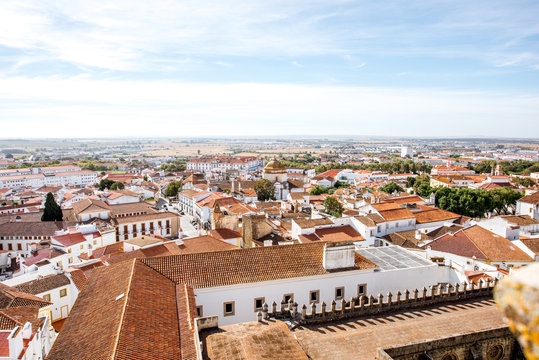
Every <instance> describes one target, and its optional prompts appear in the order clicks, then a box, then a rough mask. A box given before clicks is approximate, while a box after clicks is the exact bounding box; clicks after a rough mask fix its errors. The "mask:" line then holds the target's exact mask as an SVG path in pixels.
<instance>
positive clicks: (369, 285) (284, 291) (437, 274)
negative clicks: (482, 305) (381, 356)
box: [194, 263, 456, 325]
mask: <svg viewBox="0 0 539 360" xmlns="http://www.w3.org/2000/svg"><path fill="white" fill-rule="evenodd" d="M455 280H456V276H454V277H451V276H448V275H447V272H446V271H445V270H444V271H442V270H440V267H439V266H438V265H436V264H434V263H432V264H431V265H422V266H418V267H411V268H406V269H398V270H380V269H377V270H375V269H366V270H350V271H336V272H333V273H329V274H324V275H318V276H306V277H295V278H291V279H280V280H274V281H264V282H259V283H249V284H238V285H231V286H220V287H212V288H204V289H195V290H194V291H195V296H196V302H197V306H199V307H200V306H202V308H201V310H202V316H213V315H217V316H218V317H219V324H220V325H229V324H236V323H241V322H249V321H256V317H257V313H258V311H259V310H257V309H255V299H260V298H263V299H264V300H263V302H265V303H267V304H268V306H270V307H271V304H272V303H273V302H276V303H277V304H280V303H281V301H282V300H283V298H284V296H285V295H292V296H293V301H295V302H296V303H298V304H299V305H300V306H302V305H303V304H306V305H307V306H309V305H310V303H311V301H310V296H311V292H312V291H318V292H319V293H318V301H316V303H317V308H318V310H319V309H320V306H321V305H320V304H321V303H322V302H325V303H326V305H328V306H329V304H330V303H331V301H332V300H335V299H336V293H337V288H340V289H341V294H342V295H343V297H344V299H345V300H347V301H348V300H350V298H352V297H357V296H358V295H359V294H358V291H359V290H360V288H359V287H360V286H362V288H361V289H362V290H363V291H364V295H366V296H370V295H373V296H375V297H376V296H377V295H378V293H381V294H383V295H384V297H385V296H386V295H387V293H388V292H392V293H393V294H394V293H395V292H397V291H399V290H400V291H401V292H404V290H406V289H414V288H418V289H421V288H423V287H427V288H428V287H429V286H431V285H437V284H439V283H448V282H454V281H455ZM230 302H233V303H234V305H233V307H234V314H233V315H225V313H224V304H225V303H230ZM278 306H280V305H278Z"/></svg>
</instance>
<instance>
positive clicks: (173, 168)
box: [161, 160, 185, 172]
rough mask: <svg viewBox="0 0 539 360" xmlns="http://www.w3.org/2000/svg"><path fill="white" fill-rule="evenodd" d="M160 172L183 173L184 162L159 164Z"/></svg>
mask: <svg viewBox="0 0 539 360" xmlns="http://www.w3.org/2000/svg"><path fill="white" fill-rule="evenodd" d="M161 170H163V171H166V172H179V171H185V160H174V161H171V162H168V163H164V164H161Z"/></svg>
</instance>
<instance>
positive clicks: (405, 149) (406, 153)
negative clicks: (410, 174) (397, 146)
mask: <svg viewBox="0 0 539 360" xmlns="http://www.w3.org/2000/svg"><path fill="white" fill-rule="evenodd" d="M401 157H410V158H413V157H414V149H413V148H412V147H411V146H402V147H401Z"/></svg>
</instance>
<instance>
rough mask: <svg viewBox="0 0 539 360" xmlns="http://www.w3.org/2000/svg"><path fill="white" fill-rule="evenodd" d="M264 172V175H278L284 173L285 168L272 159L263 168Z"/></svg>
mask: <svg viewBox="0 0 539 360" xmlns="http://www.w3.org/2000/svg"><path fill="white" fill-rule="evenodd" d="M264 172H265V173H273V174H276V173H277V174H279V173H285V172H286V168H285V167H284V165H283V164H281V162H280V161H279V160H276V159H273V160H271V161H270V162H268V163H267V164H266V166H264Z"/></svg>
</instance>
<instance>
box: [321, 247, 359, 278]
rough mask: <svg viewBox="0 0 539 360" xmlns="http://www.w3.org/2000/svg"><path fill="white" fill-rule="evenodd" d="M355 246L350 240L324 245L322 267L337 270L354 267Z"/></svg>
mask: <svg viewBox="0 0 539 360" xmlns="http://www.w3.org/2000/svg"><path fill="white" fill-rule="evenodd" d="M355 255H356V247H355V245H354V243H353V242H352V241H346V242H340V243H332V242H328V243H326V244H325V245H324V260H323V265H324V269H326V270H328V271H331V270H339V269H346V268H351V267H354V265H355V261H354V260H355Z"/></svg>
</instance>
